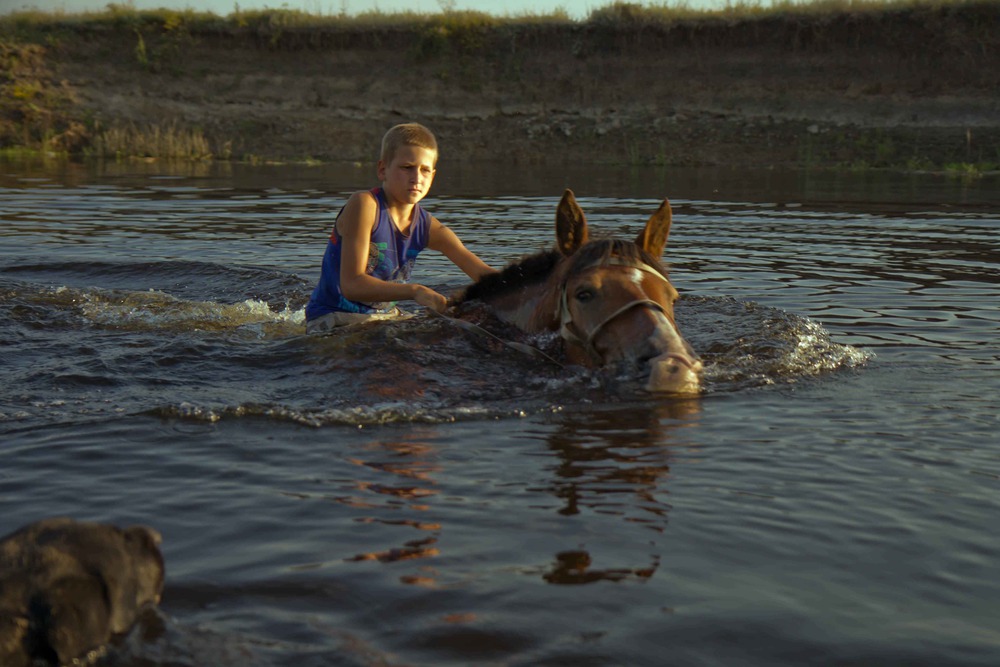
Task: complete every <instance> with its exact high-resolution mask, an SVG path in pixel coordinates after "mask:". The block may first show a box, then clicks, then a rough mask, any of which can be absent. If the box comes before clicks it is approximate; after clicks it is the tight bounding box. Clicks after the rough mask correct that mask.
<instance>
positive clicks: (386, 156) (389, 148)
mask: <svg viewBox="0 0 1000 667" xmlns="http://www.w3.org/2000/svg"><path fill="white" fill-rule="evenodd" d="M403 146H419V147H420V148H426V149H427V150H430V151H434V162H437V154H438V144H437V139H435V138H434V133H433V132H431V131H430V130H428V129H427V128H426V127H424V126H423V125H421V124H420V123H400V124H399V125H395V126H393V127H390V128H389V131H388V132H386V133H385V136H384V137H382V153H381V156H380V159H381V160H382V162H384V163H385V164H389V163H390V162H392V158H394V157H396V151H398V150H399V149H400V148H401V147H403Z"/></svg>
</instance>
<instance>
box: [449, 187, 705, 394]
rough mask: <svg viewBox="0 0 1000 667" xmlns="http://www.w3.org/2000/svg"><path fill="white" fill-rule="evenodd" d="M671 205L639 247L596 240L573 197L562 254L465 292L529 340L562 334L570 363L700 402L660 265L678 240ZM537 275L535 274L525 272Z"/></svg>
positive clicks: (561, 209) (564, 203) (567, 201)
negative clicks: (609, 370)
mask: <svg viewBox="0 0 1000 667" xmlns="http://www.w3.org/2000/svg"><path fill="white" fill-rule="evenodd" d="M670 223H671V211H670V203H669V202H668V201H666V200H664V201H663V203H662V204H661V205H660V207H659V209H657V211H656V212H655V213H653V215H652V216H651V217H650V218H649V221H648V222H647V223H646V226H645V228H644V229H643V230H642V231H641V232H640V233H639V235H638V237H637V238H636V240H635V241H634V242H633V241H623V240H618V239H603V240H591V239H590V234H589V229H588V226H587V219H586V216H585V215H584V213H583V211H582V210H581V208H580V206H579V204H578V203H577V201H576V198H575V197H574V195H573V192H572V191H571V190H566V192H565V193H564V194H563V196H562V199H561V200H560V202H559V205H558V207H557V209H556V249H555V250H554V251H552V252H548V253H542V254H540V255H537V256H533V257H529V258H527V259H526V260H523V261H522V262H520V263H518V264H514V265H511V266H509V267H507V268H506V269H505V270H504V271H503V272H501V273H500V274H497V275H495V276H489V277H487V278H486V279H484V280H483V281H481V283H480V284H478V285H475V286H473V287H471V288H469V289H468V290H466V292H465V294H464V296H463V297H462V298H461V299H460V300H468V299H471V298H476V299H480V300H483V301H486V302H487V303H490V304H491V305H492V306H493V307H494V308H495V310H496V312H497V315H498V316H499V317H500V318H501V319H505V320H506V321H508V322H512V323H513V324H516V325H517V326H518V327H520V328H521V329H523V330H525V331H527V332H532V333H534V332H540V331H545V330H552V331H558V332H559V335H560V337H561V339H562V341H563V344H564V349H565V354H566V358H567V360H568V361H570V362H571V363H575V364H580V365H583V366H589V367H619V368H623V369H629V368H633V369H635V370H636V371H637V374H638V375H639V376H640V377H641V378H642V379H643V381H644V387H645V388H646V389H647V390H649V391H658V392H670V393H683V394H690V393H697V392H698V391H699V389H700V377H701V368H702V366H701V361H700V360H699V359H698V356H697V355H696V354H695V353H694V351H693V350H692V349H691V346H690V345H688V343H687V341H685V340H684V338H683V337H682V336H681V334H680V331H679V330H678V328H677V324H676V322H675V321H674V302H675V301H676V300H677V297H678V294H677V290H675V289H674V287H673V285H671V284H670V280H669V278H668V276H667V273H666V270H665V269H664V268H663V266H662V265H661V264H660V261H659V259H658V258H659V257H660V255H661V254H662V252H663V248H664V247H665V246H666V243H667V237H668V236H669V234H670ZM526 267H530V268H526Z"/></svg>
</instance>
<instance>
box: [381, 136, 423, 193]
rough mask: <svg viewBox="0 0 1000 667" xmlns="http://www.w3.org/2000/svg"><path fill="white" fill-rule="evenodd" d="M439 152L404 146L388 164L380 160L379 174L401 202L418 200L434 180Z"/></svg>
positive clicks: (389, 191) (388, 189)
mask: <svg viewBox="0 0 1000 667" xmlns="http://www.w3.org/2000/svg"><path fill="white" fill-rule="evenodd" d="M436 161H437V153H436V152H435V151H432V150H430V149H428V148H422V147H420V146H401V147H400V148H399V150H397V151H396V155H395V156H393V158H392V160H391V161H390V162H389V164H385V162H383V161H382V160H379V163H378V178H379V180H380V181H382V187H383V188H384V189H385V192H386V194H387V195H388V196H389V197H390V198H392V199H394V200H396V201H399V202H405V203H407V204H416V203H417V202H419V201H420V200H421V199H423V198H424V196H425V195H426V194H427V193H428V192H429V191H430V189H431V183H433V182H434V164H435V162H436Z"/></svg>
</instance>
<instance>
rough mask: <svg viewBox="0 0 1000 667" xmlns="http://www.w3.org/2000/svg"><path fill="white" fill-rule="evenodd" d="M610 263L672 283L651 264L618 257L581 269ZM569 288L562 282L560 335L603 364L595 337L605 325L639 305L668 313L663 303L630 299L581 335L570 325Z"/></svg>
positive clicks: (558, 315)
mask: <svg viewBox="0 0 1000 667" xmlns="http://www.w3.org/2000/svg"><path fill="white" fill-rule="evenodd" d="M609 264H610V265H613V266H625V267H629V268H633V269H638V270H640V271H644V272H646V273H649V274H651V275H654V276H656V277H657V278H659V279H660V280H662V281H664V282H665V283H667V284H668V285H669V284H670V281H669V280H667V277H666V276H664V275H663V274H662V273H660V272H659V271H657V270H656V269H654V268H653V267H651V266H650V265H649V264H646V263H644V262H628V261H625V260H623V259H620V258H618V257H612V258H610V259H609V260H607V261H606V262H594V263H593V264H590V265H587V266H585V267H583V269H581V271H586V270H587V269H591V268H593V267H595V266H598V265H601V266H603V265H609ZM567 288H568V285H567V282H566V281H564V282H563V284H562V290H561V292H562V293H561V294H560V297H559V306H558V308H557V309H556V317H557V319H558V320H559V335H560V336H562V338H563V339H564V340H566V341H568V342H571V343H577V344H579V345H582V346H583V349H584V350H586V351H587V354H589V355H590V356H591V358H593V359H594V360H595V361H596V362H598V363H602V364H603V362H604V355H602V354H601V353H600V352H599V351H598V350H597V348H596V347H594V339H595V338H597V336H598V334H600V333H601V330H602V329H604V327H605V326H607V325H608V324H609V323H610V322H611V321H613V320H614V319H615V318H617V317H618V316H619V315H622V314H623V313H626V312H628V311H630V310H632V309H633V308H639V307H646V308H652V309H654V310H658V311H660V312H661V313H663V314H664V315H666V314H667V310H666V308H665V307H664V306H663V304H660V303H657V302H656V301H653V300H652V299H636V300H635V301H629V302H628V303H626V304H625V305H623V306H622V307H620V308H618V309H617V310H615V312H613V313H611V314H610V315H608V316H607V317H605V318H604V319H603V320H601V321H600V322H599V323H598V324H597V326H595V327H594V328H593V329H591V330H590V331H589V332H585V335H584V336H580V335H579V334H577V333H576V332H575V331H573V330H572V329H570V325H572V324H573V316H572V315H571V314H570V312H569V303H568V301H567V297H566V292H567Z"/></svg>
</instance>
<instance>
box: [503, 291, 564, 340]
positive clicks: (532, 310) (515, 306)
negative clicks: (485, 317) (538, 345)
mask: <svg viewBox="0 0 1000 667" xmlns="http://www.w3.org/2000/svg"><path fill="white" fill-rule="evenodd" d="M552 282H553V281H552V280H551V279H550V280H547V281H545V282H543V283H536V284H534V285H526V286H524V287H522V288H520V289H518V290H515V291H513V292H511V293H509V294H505V295H504V296H502V297H498V298H496V299H491V300H490V306H491V307H492V308H493V312H494V313H496V315H497V317H499V318H500V319H501V320H503V321H504V322H507V323H509V324H513V325H514V326H516V327H517V328H518V329H521V330H522V331H525V332H528V333H536V332H539V331H543V330H545V329H550V328H552V326H551V321H552V320H554V319H555V318H554V313H555V308H556V305H557V304H558V285H556V286H554V287H553V286H552V285H551V283H552Z"/></svg>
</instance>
